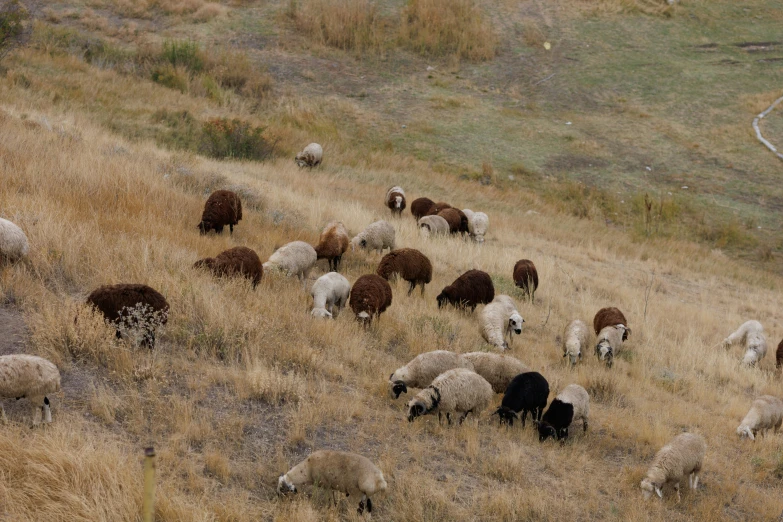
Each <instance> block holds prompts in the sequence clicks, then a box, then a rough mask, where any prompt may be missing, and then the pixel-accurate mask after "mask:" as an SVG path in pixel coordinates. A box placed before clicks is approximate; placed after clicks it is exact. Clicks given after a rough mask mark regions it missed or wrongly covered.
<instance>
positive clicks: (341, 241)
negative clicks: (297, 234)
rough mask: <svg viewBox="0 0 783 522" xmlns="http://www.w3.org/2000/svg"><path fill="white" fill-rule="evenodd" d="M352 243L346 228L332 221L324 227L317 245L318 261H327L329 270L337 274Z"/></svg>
mask: <svg viewBox="0 0 783 522" xmlns="http://www.w3.org/2000/svg"><path fill="white" fill-rule="evenodd" d="M350 241H351V238H350V237H348V231H347V230H345V226H344V225H343V224H342V223H341V222H339V221H332V222H331V223H329V224H327V225H326V227H324V229H323V231H322V232H321V237H320V238H319V239H318V244H317V245H315V254H316V259H327V260H328V262H329V270H330V271H331V270H334V271H335V272H337V269H338V268H340V261H341V260H342V258H343V254H344V253H345V251H346V250H348V243H350Z"/></svg>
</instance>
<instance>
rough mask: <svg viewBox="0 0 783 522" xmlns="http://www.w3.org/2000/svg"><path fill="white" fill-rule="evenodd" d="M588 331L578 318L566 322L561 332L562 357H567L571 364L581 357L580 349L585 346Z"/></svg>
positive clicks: (574, 363) (573, 364)
mask: <svg viewBox="0 0 783 522" xmlns="http://www.w3.org/2000/svg"><path fill="white" fill-rule="evenodd" d="M589 336H590V332H589V330H588V329H587V325H586V324H585V323H583V322H582V321H580V320H579V319H574V320H573V321H571V322H570V323H568V324H567V325H566V327H565V331H564V332H563V357H568V362H569V363H571V366H575V365H576V363H577V362H578V361H579V360H581V359H582V350H584V349H586V348H587V338H588V337H589Z"/></svg>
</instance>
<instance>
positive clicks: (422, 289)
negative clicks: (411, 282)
mask: <svg viewBox="0 0 783 522" xmlns="http://www.w3.org/2000/svg"><path fill="white" fill-rule="evenodd" d="M421 296H422V297H424V283H422V285H421Z"/></svg>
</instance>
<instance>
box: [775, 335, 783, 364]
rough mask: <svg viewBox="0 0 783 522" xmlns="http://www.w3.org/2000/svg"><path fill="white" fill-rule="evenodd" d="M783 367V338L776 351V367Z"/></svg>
mask: <svg viewBox="0 0 783 522" xmlns="http://www.w3.org/2000/svg"><path fill="white" fill-rule="evenodd" d="M781 367H783V340H781V341H780V342H779V343H778V349H777V351H776V352H775V368H777V369H780V368H781Z"/></svg>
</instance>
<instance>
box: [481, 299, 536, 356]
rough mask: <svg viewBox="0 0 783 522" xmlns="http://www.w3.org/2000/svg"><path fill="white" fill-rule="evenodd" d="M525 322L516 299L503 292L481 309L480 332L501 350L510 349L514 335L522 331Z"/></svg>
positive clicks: (486, 339)
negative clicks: (518, 309) (515, 302)
mask: <svg viewBox="0 0 783 522" xmlns="http://www.w3.org/2000/svg"><path fill="white" fill-rule="evenodd" d="M524 322H525V320H524V319H522V316H521V315H519V312H518V311H517V306H516V304H514V301H513V300H512V299H511V298H510V297H509V296H507V295H504V294H501V295H497V296H495V298H494V299H493V300H492V302H491V303H489V304H488V305H487V306H485V307H484V309H483V310H482V311H481V317H480V318H479V332H481V336H482V337H483V338H484V340H485V341H487V342H488V343H489V344H491V345H493V346H496V347H497V348H500V349H501V350H508V347H509V344H510V343H511V342H512V340H513V335H514V334H515V333H516V334H517V335H519V334H521V333H522V323H524ZM506 339H508V342H506Z"/></svg>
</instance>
